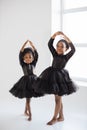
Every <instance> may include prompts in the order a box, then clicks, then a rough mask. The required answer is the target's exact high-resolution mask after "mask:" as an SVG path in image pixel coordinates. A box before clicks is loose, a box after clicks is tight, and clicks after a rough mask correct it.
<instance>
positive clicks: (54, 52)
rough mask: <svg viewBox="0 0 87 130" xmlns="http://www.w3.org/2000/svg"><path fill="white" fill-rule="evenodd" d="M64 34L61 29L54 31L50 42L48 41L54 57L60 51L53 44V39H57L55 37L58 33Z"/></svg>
mask: <svg viewBox="0 0 87 130" xmlns="http://www.w3.org/2000/svg"><path fill="white" fill-rule="evenodd" d="M62 34H63V33H62V32H61V31H58V32H56V33H54V34H53V35H52V36H51V38H50V40H49V42H48V47H49V50H50V51H51V53H52V55H53V57H54V56H55V55H58V53H57V52H56V49H55V48H54V46H53V41H54V39H55V37H56V36H57V35H62Z"/></svg>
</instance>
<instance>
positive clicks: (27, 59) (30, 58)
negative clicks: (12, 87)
mask: <svg viewBox="0 0 87 130" xmlns="http://www.w3.org/2000/svg"><path fill="white" fill-rule="evenodd" d="M27 44H29V45H30V46H31V47H32V49H33V50H35V47H34V45H33V43H32V42H31V41H29V40H27V41H26V42H25V43H24V44H23V46H22V48H21V50H20V51H21V52H23V51H24V48H25V46H26V45H27ZM23 59H24V62H25V63H27V64H30V63H31V62H32V61H33V60H34V59H33V56H32V55H31V54H30V53H26V54H25V55H24V58H23ZM30 101H31V99H30V98H26V103H25V111H24V114H25V115H26V116H28V117H29V118H28V120H29V121H31V120H32V114H31V107H30Z"/></svg>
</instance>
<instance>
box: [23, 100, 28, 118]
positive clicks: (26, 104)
mask: <svg viewBox="0 0 87 130" xmlns="http://www.w3.org/2000/svg"><path fill="white" fill-rule="evenodd" d="M27 106H28V101H27V98H26V103H25V112H24V114H25V115H26V116H29V113H28V108H27Z"/></svg>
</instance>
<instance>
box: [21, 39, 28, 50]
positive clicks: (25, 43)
mask: <svg viewBox="0 0 87 130" xmlns="http://www.w3.org/2000/svg"><path fill="white" fill-rule="evenodd" d="M28 42H29V40H27V41H26V42H25V43H24V44H23V46H22V48H21V50H20V51H21V52H23V51H24V48H25V46H26V44H27V43H28Z"/></svg>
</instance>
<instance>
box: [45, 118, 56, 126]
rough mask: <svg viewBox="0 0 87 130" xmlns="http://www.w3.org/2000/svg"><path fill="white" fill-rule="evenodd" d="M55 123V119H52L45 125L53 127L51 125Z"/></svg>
mask: <svg viewBox="0 0 87 130" xmlns="http://www.w3.org/2000/svg"><path fill="white" fill-rule="evenodd" d="M56 122H57V119H54V118H53V119H52V120H51V121H49V122H48V123H47V125H53V124H55V123H56Z"/></svg>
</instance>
